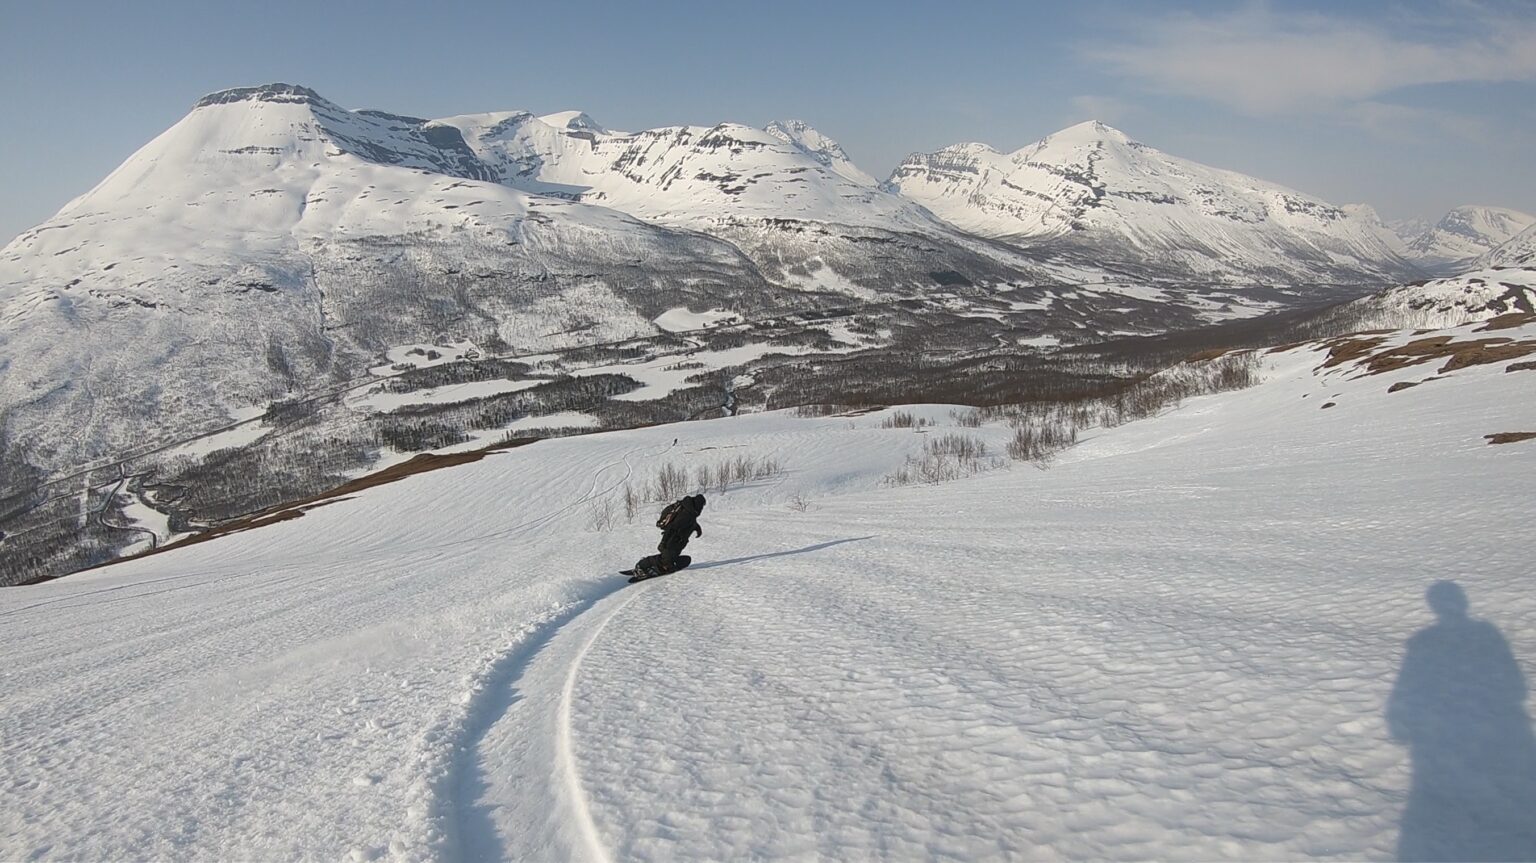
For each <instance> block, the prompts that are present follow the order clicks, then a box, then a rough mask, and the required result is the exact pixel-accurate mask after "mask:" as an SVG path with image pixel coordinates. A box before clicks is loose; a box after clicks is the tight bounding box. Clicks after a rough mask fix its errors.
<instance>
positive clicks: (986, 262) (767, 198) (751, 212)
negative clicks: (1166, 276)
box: [431, 111, 1060, 296]
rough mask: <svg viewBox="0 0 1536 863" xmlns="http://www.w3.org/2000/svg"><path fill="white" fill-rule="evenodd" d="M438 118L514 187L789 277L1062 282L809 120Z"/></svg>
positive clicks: (897, 282)
mask: <svg viewBox="0 0 1536 863" xmlns="http://www.w3.org/2000/svg"><path fill="white" fill-rule="evenodd" d="M431 125H432V126H434V127H448V128H450V129H453V130H456V131H457V132H458V133H459V134H460V135H462V137H463V139H464V140H465V141H466V142H467V143H468V145H469V147H470V148H471V149H472V150H473V151H474V152H475V154H476V156H477V157H478V158H479V160H480V162H481V163H483V164H485V165H487V166H489V168H490V169H491V170H492V171H493V172H494V174H495V177H496V179H497V180H498V181H499V182H501V183H503V184H505V185H508V186H511V187H514V188H518V189H522V190H524V191H527V192H530V193H534V194H539V195H552V196H557V197H561V198H566V199H568V200H574V201H581V202H582V203H587V204H596V205H600V206H603V207H610V208H613V209H616V210H619V211H621V212H624V213H627V214H629V215H631V216H634V217H636V218H638V219H642V220H644V221H647V222H650V223H652V224H657V225H662V226H666V227H670V228H678V229H683V230H687V231H692V232H698V233H701V234H706V235H709V236H713V237H716V238H718V239H723V240H726V241H728V242H730V243H731V244H732V245H734V246H736V247H737V248H739V249H741V250H742V252H743V253H744V254H746V255H747V257H749V258H750V259H751V260H752V261H753V262H754V263H755V264H756V265H757V266H758V267H759V268H760V269H761V271H762V272H763V275H764V276H765V277H766V278H769V279H771V280H774V281H776V282H779V283H784V284H792V285H798V286H802V287H806V288H811V289H818V290H834V291H843V292H847V293H852V294H856V295H864V296H867V295H869V293H870V292H871V291H872V290H875V289H879V288H880V287H881V286H884V289H885V290H889V289H891V288H893V287H899V286H905V287H907V288H912V287H920V286H922V285H924V284H931V283H932V280H931V279H930V275H931V274H932V273H934V272H953V273H961V274H963V275H964V278H965V279H966V280H967V281H969V282H972V283H978V284H981V283H987V282H1000V281H1008V280H1010V279H1013V280H1016V279H1018V278H1021V277H1022V278H1030V277H1037V278H1041V277H1043V278H1046V279H1051V278H1060V276H1059V274H1058V275H1055V276H1052V275H1050V274H1049V273H1048V271H1047V270H1046V269H1044V268H1042V267H1041V266H1040V262H1038V261H1036V260H1034V259H1031V258H1027V257H1025V256H1024V255H1023V254H1021V253H1020V252H1019V251H1018V250H1011V249H1007V248H1005V247H999V246H996V245H994V244H988V243H985V242H983V241H981V240H979V239H978V238H975V237H971V236H969V235H966V234H964V233H962V232H960V231H957V230H955V228H954V227H953V226H951V225H949V224H946V223H944V222H942V221H940V220H939V219H936V218H934V217H933V215H932V214H930V213H929V212H928V211H927V210H925V209H923V208H922V207H921V206H918V205H917V204H914V203H913V202H912V201H910V200H908V199H906V198H903V197H901V196H900V195H896V194H893V193H891V192H889V191H887V190H885V189H883V188H881V187H880V186H879V185H878V184H877V183H876V182H875V181H874V179H873V178H872V177H870V176H869V175H868V174H866V173H864V172H863V171H861V170H860V169H859V168H858V167H857V166H855V165H854V164H853V163H852V162H851V161H849V159H848V157H847V154H845V153H844V152H843V149H842V147H841V146H839V145H838V143H837V142H836V141H834V140H832V139H831V138H830V137H827V136H826V135H823V134H822V133H820V132H818V131H817V130H815V129H813V128H811V127H810V126H809V125H807V124H805V123H803V122H799V121H781V122H776V123H773V124H771V125H769V126H768V127H767V128H765V129H756V128H752V127H750V126H744V125H740V124H736V123H721V124H718V125H715V126H710V127H705V126H672V127H665V128H659V129H648V130H645V131H641V132H616V131H609V130H607V129H604V128H603V127H602V126H600V125H599V124H598V123H597V122H596V121H594V120H593V119H592V118H591V117H589V116H588V115H586V114H584V113H582V112H579V111H566V112H561V113H557V114H549V115H545V116H542V117H538V116H534V115H533V114H530V113H527V112H520V111H515V112H500V113H491V114H472V115H464V116H458V117H448V118H445V119H442V120H437V121H434V123H432V124H431Z"/></svg>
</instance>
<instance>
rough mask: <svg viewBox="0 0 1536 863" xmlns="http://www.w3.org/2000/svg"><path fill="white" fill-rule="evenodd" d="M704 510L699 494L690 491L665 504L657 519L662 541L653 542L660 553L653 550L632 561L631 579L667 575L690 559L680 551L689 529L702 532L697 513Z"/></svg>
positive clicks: (686, 540) (695, 532) (686, 545)
mask: <svg viewBox="0 0 1536 863" xmlns="http://www.w3.org/2000/svg"><path fill="white" fill-rule="evenodd" d="M703 512H704V495H702V494H695V495H690V496H688V497H684V498H682V499H681V500H678V501H675V502H673V503H669V504H667V506H666V508H665V509H663V510H662V511H661V515H660V516H659V517H658V518H657V519H656V526H657V527H659V528H661V542H660V543H657V545H656V550H657V551H658V552H660V554H653V555H651V556H649V557H646V558H644V559H642V560H641V561H640V562H639V563H637V564H635V568H634V569H633V570H630V571H629V573H626V574H632V575H633V578H631V579H630V580H631V581H639V580H641V579H644V578H654V577H656V576H658V575H666V574H667V573H669V572H676V571H677V570H679V569H682V568H683V567H685V566H687V565H688V564H689V563H691V562H692V560H693V559H692V558H690V557H688V555H686V554H682V551H683V549H685V548H687V547H688V538H689V537H688V535H689V534H690V533H691V534H693V535H694V536H703V535H704V528H702V527H700V526H699V516H700V515H701V514H702V513H703Z"/></svg>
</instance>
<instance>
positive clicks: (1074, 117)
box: [1067, 96, 1136, 123]
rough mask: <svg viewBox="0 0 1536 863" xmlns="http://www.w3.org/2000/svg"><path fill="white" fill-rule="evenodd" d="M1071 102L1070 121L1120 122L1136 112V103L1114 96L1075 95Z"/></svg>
mask: <svg viewBox="0 0 1536 863" xmlns="http://www.w3.org/2000/svg"><path fill="white" fill-rule="evenodd" d="M1069 104H1070V106H1071V112H1072V113H1071V115H1070V116H1069V117H1068V120H1067V122H1068V123H1076V122H1081V121H1083V120H1100V121H1103V122H1105V123H1120V122H1124V121H1125V119H1126V118H1127V117H1129V116H1131V115H1132V114H1134V113H1135V112H1136V106H1135V105H1133V104H1131V103H1129V102H1126V101H1124V100H1123V99H1117V98H1115V97H1114V96H1074V97H1072V100H1071V102H1070V103H1069Z"/></svg>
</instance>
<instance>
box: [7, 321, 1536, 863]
mask: <svg viewBox="0 0 1536 863" xmlns="http://www.w3.org/2000/svg"><path fill="white" fill-rule="evenodd" d="M1470 331H1471V328H1463V329H1462V330H1458V331H1457V333H1456V334H1457V335H1458V336H1460V337H1462V338H1466V337H1469V336H1470V334H1471V333H1470ZM1494 335H1500V336H1507V337H1510V338H1521V339H1529V338H1532V337H1533V336H1536V328H1533V327H1532V326H1529V325H1528V326H1526V327H1525V328H1523V329H1511V330H1501V331H1499V332H1498V333H1495V334H1494ZM1417 338H1420V337H1419V336H1418V335H1417V334H1413V333H1410V332H1403V333H1400V334H1397V335H1395V336H1391V337H1389V338H1387V341H1389V342H1392V343H1405V342H1408V341H1411V340H1414V339H1417ZM1324 359H1325V354H1324V353H1323V352H1321V351H1319V350H1316V349H1313V348H1299V349H1293V350H1291V351H1288V352H1284V353H1278V354H1271V355H1267V360H1266V361H1267V363H1268V364H1269V371H1268V373H1267V378H1268V380H1267V382H1266V383H1264V384H1262V385H1260V386H1257V387H1254V388H1252V389H1249V390H1245V391H1240V392H1236V393H1228V394H1224V395H1221V396H1213V397H1206V398H1202V399H1197V400H1192V401H1190V402H1188V403H1186V404H1185V405H1184V406H1183V407H1182V408H1180V409H1178V410H1175V411H1171V412H1168V413H1165V414H1163V415H1161V416H1159V417H1156V418H1153V419H1150V420H1145V421H1142V422H1138V423H1134V424H1131V425H1127V426H1122V427H1119V428H1116V429H1112V430H1104V431H1097V432H1093V433H1091V434H1090V435H1089V436H1088V438H1087V439H1086V440H1085V442H1083V443H1081V444H1080V445H1079V446H1078V447H1076V448H1075V449H1073V450H1069V451H1067V452H1066V453H1065V454H1063V455H1062V456H1061V457H1060V458H1059V460H1058V462H1057V463H1056V464H1055V466H1054V467H1052V468H1051V469H1050V470H1046V471H1041V470H1038V469H1036V468H1035V467H1033V466H1029V465H1023V464H1015V465H1013V466H1012V467H1011V469H1006V470H1002V469H1000V470H995V471H992V472H989V473H985V474H982V475H980V476H977V477H974V478H972V479H970V480H966V481H960V482H955V483H951V484H946V485H942V486H937V487H930V486H914V487H895V488H892V487H882V486H881V485H880V480H881V478H882V477H884V476H886V475H888V474H889V473H890V472H891V471H892V470H893V469H894V468H895V467H896V466H898V465H899V464H900V462H901V461H902V459H903V458H905V457H906V456H907V455H909V454H914V453H916V452H918V451H919V449H920V447H921V445H922V442H923V441H924V440H926V439H929V438H930V437H931V436H933V435H936V434H943V433H948V432H962V433H967V434H974V435H977V436H979V437H981V438H982V439H984V440H986V441H987V442H988V443H989V444H990V445H991V446H992V447H993V448H994V449H997V448H1000V446H1001V444H1002V441H1003V439H1004V438H1006V436H1007V435H1008V432H1009V430H1008V429H1006V428H1002V427H998V426H992V425H985V426H982V427H981V428H979V429H966V428H958V429H957V428H950V427H948V426H949V425H950V424H951V422H952V421H951V419H950V417H949V411H948V409H946V408H944V407H942V406H935V407H928V408H923V407H919V408H917V409H916V412H917V413H918V414H919V415H920V416H922V417H925V418H928V419H931V420H933V421H934V422H935V423H936V426H935V427H933V428H927V429H923V430H921V431H914V430H912V429H898V428H892V429H885V428H881V427H880V426H881V423H882V420H883V419H885V418H886V417H887V416H888V415H889V412H884V413H875V414H868V415H863V416H855V417H826V418H821V419H802V418H795V417H792V416H788V415H784V414H760V415H753V416H747V417H741V418H734V419H724V420H715V421H710V422H704V423H695V424H688V425H684V426H665V427H657V428H650V429H640V430H634V431H626V432H616V433H607V434H599V435H592V436H588V437H583V438H567V439H559V440H550V441H544V442H540V443H538V444H534V445H532V446H528V447H523V448H519V449H515V450H511V451H507V452H504V453H499V454H495V455H492V456H490V457H488V458H487V459H485V460H484V461H481V462H478V463H475V464H471V465H467V466H463V467H459V468H455V469H451V470H444V471H439V472H436V473H430V474H424V475H420V476H417V477H413V478H411V479H408V480H405V481H402V482H399V483H397V484H393V485H388V486H382V487H379V488H376V489H372V490H369V491H367V492H364V493H361V494H359V495H357V496H356V497H354V498H352V499H349V500H345V501H340V502H335V503H332V504H329V505H326V506H323V507H320V508H317V509H314V510H312V511H310V512H309V513H307V514H306V515H305V516H304V517H302V518H300V519H297V520H295V521H289V522H284V523H281V524H277V525H274V526H271V527H268V528H264V529H261V530H258V531H252V532H247V533H243V534H237V535H234V536H231V537H227V538H224V539H220V540H217V541H214V542H210V543H206V544H202V545H196V546H191V547H188V548H186V549H181V550H176V551H172V552H169V553H167V554H164V555H160V556H154V557H148V558H144V559H142V560H138V561H131V562H127V563H123V564H119V565H116V566H113V567H110V568H108V569H104V570H99V571H96V572H92V573H86V574H82V575H78V576H73V577H70V578H66V579H62V580H60V581H56V582H51V583H47V584H43V585H38V586H34V587H29V588H13V589H9V590H6V591H3V592H0V650H3V651H4V653H5V655H6V657H7V662H6V664H5V666H4V669H3V670H0V693H3V696H0V698H3V704H4V708H5V717H6V719H5V723H4V735H3V736H0V750H3V751H0V759H3V763H4V764H5V765H6V779H5V782H4V783H0V858H6V859H14V858H26V859H34V858H47V859H150V858H159V859H167V858H174V859H275V858H327V859H338V858H346V857H349V856H350V857H351V858H352V859H362V860H367V859H379V858H389V859H402V860H416V859H450V860H455V859H464V860H469V859H486V858H496V857H501V858H506V859H527V860H561V859H570V860H581V861H601V860H610V859H611V860H676V859H749V858H751V859H770V858H771V859H811V858H818V857H819V858H829V859H867V858H886V859H928V858H1020V859H1024V858H1028V859H1036V858H1041V859H1058V858H1059V859H1126V860H1132V859H1134V860H1141V859H1298V858H1320V859H1344V860H1348V859H1387V858H1392V857H1403V858H1410V859H1531V858H1532V856H1533V855H1536V826H1533V822H1532V821H1531V819H1530V818H1529V814H1530V812H1531V811H1533V809H1536V784H1533V783H1536V744H1533V740H1532V734H1531V725H1530V720H1529V713H1528V711H1529V701H1528V686H1527V678H1526V677H1525V676H1524V675H1525V674H1526V673H1529V672H1530V671H1531V670H1532V668H1533V665H1532V663H1533V662H1536V596H1533V594H1532V593H1531V591H1530V590H1529V579H1530V576H1531V561H1532V560H1533V559H1536V538H1533V536H1532V534H1531V533H1530V532H1529V531H1522V530H1518V529H1516V530H1507V529H1503V526H1507V525H1508V524H1509V518H1510V516H1511V514H1516V513H1520V512H1523V511H1524V507H1526V506H1527V504H1528V502H1529V501H1530V500H1531V499H1532V497H1533V495H1536V469H1533V468H1536V441H1526V442H1520V443H1513V444H1506V445H1500V446H1490V445H1488V444H1487V442H1486V441H1485V440H1484V436H1485V435H1487V434H1490V433H1497V432H1517V431H1536V399H1533V398H1531V393H1532V387H1533V386H1536V372H1533V371H1529V370H1517V371H1509V372H1506V371H1505V368H1504V367H1505V365H1507V364H1506V363H1496V364H1490V365H1475V366H1471V367H1467V368H1462V369H1458V370H1455V371H1452V372H1449V373H1446V374H1442V375H1437V374H1435V372H1434V367H1433V366H1425V365H1418V366H1411V367H1407V368H1402V369H1398V370H1396V371H1392V372H1388V373H1385V374H1378V375H1364V374H1363V373H1362V370H1361V369H1360V368H1359V367H1357V366H1355V365H1353V364H1349V363H1346V364H1343V365H1338V366H1336V367H1333V368H1330V369H1326V370H1320V369H1319V366H1320V364H1321V363H1322V362H1323V360H1324ZM1426 376H1432V380H1433V382H1432V383H1429V384H1427V385H1422V386H1416V387H1414V388H1412V389H1408V390H1402V391H1398V392H1392V393H1389V392H1388V389H1389V387H1391V385H1392V384H1394V383H1399V382H1403V381H1422V380H1424V379H1425V378H1426ZM674 439H676V440H677V443H676V444H675V445H674ZM738 456H744V457H748V458H757V459H761V458H772V459H776V460H778V461H779V462H780V464H781V465H782V467H783V468H784V469H783V471H782V472H780V473H779V474H777V475H775V476H772V477H770V478H766V479H763V480H759V481H756V482H754V483H751V484H748V485H745V486H739V487H736V488H732V489H731V490H730V491H728V492H726V493H724V494H718V493H715V492H712V491H711V492H707V494H708V495H709V505H708V506H707V507H706V509H705V512H704V517H703V520H702V523H703V525H704V530H705V533H704V536H703V537H702V538H700V539H698V540H695V541H694V543H693V544H692V545H691V546H690V548H689V552H690V553H691V554H692V555H693V556H694V559H695V561H696V563H695V565H694V566H693V567H692V568H690V569H689V570H686V571H684V572H682V573H678V574H676V575H673V576H668V577H666V578H661V579H657V580H654V581H650V582H646V583H644V584H641V585H635V586H627V585H625V584H624V582H623V579H622V578H620V577H618V576H617V575H614V574H613V573H614V571H615V570H617V569H619V568H621V567H623V566H628V565H629V564H630V563H631V562H632V561H633V560H634V559H636V558H638V557H640V556H641V555H643V554H646V553H648V552H649V551H650V548H651V546H652V544H653V543H654V541H655V539H656V535H655V533H656V532H655V531H654V530H653V529H652V528H651V527H650V524H649V522H650V518H651V516H652V515H653V512H654V507H651V508H648V509H647V510H646V511H645V512H642V513H640V514H639V515H638V517H637V518H636V520H635V522H634V523H633V524H626V523H625V522H624V520H623V517H622V510H621V511H620V515H619V516H618V519H617V526H616V527H615V528H613V529H612V530H610V531H599V530H595V529H593V525H592V515H593V514H594V513H595V512H598V511H599V510H600V508H601V507H600V505H601V504H602V503H603V501H605V500H607V501H610V502H611V501H613V500H615V499H616V498H617V496H618V495H619V493H620V491H621V489H622V485H623V483H624V482H626V481H628V482H631V483H637V482H640V481H642V480H646V479H648V478H650V477H653V476H654V475H655V473H656V471H658V470H659V469H660V468H661V467H662V466H663V465H665V464H673V465H679V466H684V465H686V466H688V467H690V468H697V467H699V466H705V465H713V464H718V463H719V462H721V461H723V460H726V459H728V458H735V457H738ZM1444 581H1453V582H1455V584H1456V585H1457V586H1458V587H1459V589H1460V593H1461V595H1462V596H1464V597H1465V599H1466V601H1467V602H1468V603H1469V606H1470V607H1469V609H1468V610H1467V615H1466V616H1464V615H1463V614H1462V613H1461V612H1459V611H1458V601H1457V596H1456V594H1457V590H1456V588H1446V587H1438V588H1435V593H1434V595H1433V601H1434V603H1435V609H1436V610H1433V611H1432V610H1431V607H1430V606H1429V605H1427V604H1426V601H1425V597H1426V590H1427V589H1429V588H1431V586H1432V585H1436V584H1437V583H1440V582H1444Z"/></svg>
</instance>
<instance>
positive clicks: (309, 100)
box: [192, 83, 331, 110]
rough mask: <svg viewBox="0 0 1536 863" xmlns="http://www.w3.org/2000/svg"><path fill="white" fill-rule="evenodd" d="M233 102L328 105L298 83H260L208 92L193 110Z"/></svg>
mask: <svg viewBox="0 0 1536 863" xmlns="http://www.w3.org/2000/svg"><path fill="white" fill-rule="evenodd" d="M235 102H277V103H288V104H295V103H297V104H309V105H330V104H331V103H330V101H329V100H327V99H326V98H325V97H324V96H321V95H320V94H319V93H316V92H315V91H314V90H311V89H309V88H308V87H302V86H300V85H298V84H282V83H275V84H262V85H260V86H258V87H233V88H230V89H228V90H220V91H218V92H216V93H209V94H208V95H206V96H204V97H203V98H201V99H198V100H197V104H195V105H193V106H192V108H193V109H194V110H196V109H198V108H204V107H207V106H209V105H229V104H233V103H235Z"/></svg>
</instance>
